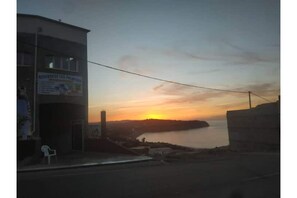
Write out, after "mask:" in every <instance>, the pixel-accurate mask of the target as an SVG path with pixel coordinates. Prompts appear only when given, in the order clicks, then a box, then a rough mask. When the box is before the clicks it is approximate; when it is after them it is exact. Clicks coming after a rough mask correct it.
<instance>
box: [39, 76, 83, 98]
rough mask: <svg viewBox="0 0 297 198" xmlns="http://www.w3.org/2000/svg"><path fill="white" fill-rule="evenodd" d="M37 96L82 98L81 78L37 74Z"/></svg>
mask: <svg viewBox="0 0 297 198" xmlns="http://www.w3.org/2000/svg"><path fill="white" fill-rule="evenodd" d="M38 94H40V95H64V96H82V78H81V77H80V76H73V75H66V74H57V73H45V72H39V73H38Z"/></svg>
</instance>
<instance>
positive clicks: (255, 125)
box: [227, 101, 280, 151]
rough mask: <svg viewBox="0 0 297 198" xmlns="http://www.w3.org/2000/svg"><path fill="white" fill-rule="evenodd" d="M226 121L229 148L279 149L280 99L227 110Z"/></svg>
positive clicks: (251, 149) (250, 149) (252, 149)
mask: <svg viewBox="0 0 297 198" xmlns="http://www.w3.org/2000/svg"><path fill="white" fill-rule="evenodd" d="M227 121H228V132H229V142H230V148H231V149H233V150H249V151H257V150H279V149H280V101H277V102H273V103H267V104H262V105H258V106H257V107H255V108H252V109H245V110H237V111H228V112H227Z"/></svg>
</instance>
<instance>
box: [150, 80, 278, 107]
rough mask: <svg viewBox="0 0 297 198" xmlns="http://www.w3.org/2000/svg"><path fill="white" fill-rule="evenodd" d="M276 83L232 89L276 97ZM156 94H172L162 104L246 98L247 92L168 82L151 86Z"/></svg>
mask: <svg viewBox="0 0 297 198" xmlns="http://www.w3.org/2000/svg"><path fill="white" fill-rule="evenodd" d="M278 87H279V86H278V85H277V84H276V83H261V84H252V85H247V86H245V87H242V88H238V89H233V90H238V91H248V90H249V91H252V92H254V93H256V94H260V95H262V96H267V97H276V96H277V95H278V94H279V90H278ZM153 91H154V92H155V93H156V94H160V95H166V96H174V97H169V98H167V99H165V100H163V103H162V104H163V105H168V104H183V103H195V102H209V101H211V100H213V99H216V100H217V101H218V102H219V100H220V98H221V99H222V98H223V97H227V96H232V97H234V99H238V98H247V94H244V93H243V94H240V93H232V92H224V91H209V90H197V89H195V88H191V87H186V86H182V85H175V84H170V83H162V84H160V85H158V86H156V87H154V88H153Z"/></svg>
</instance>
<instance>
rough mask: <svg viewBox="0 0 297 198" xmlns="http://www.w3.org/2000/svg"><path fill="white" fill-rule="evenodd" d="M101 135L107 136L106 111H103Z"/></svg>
mask: <svg viewBox="0 0 297 198" xmlns="http://www.w3.org/2000/svg"><path fill="white" fill-rule="evenodd" d="M101 137H102V138H106V111H101Z"/></svg>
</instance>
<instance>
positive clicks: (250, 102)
mask: <svg viewBox="0 0 297 198" xmlns="http://www.w3.org/2000/svg"><path fill="white" fill-rule="evenodd" d="M249 104H250V109H251V108H252V101H251V92H250V91H249Z"/></svg>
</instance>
